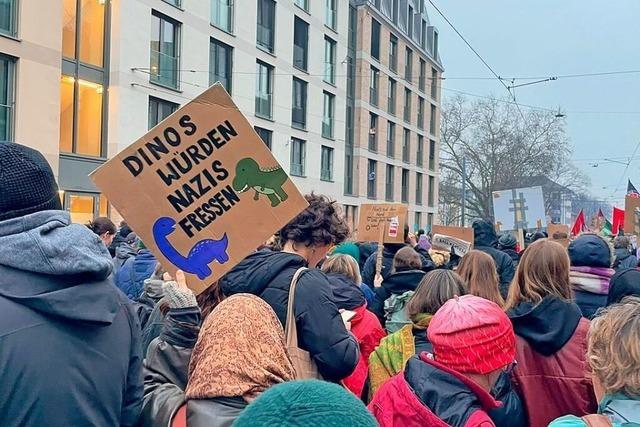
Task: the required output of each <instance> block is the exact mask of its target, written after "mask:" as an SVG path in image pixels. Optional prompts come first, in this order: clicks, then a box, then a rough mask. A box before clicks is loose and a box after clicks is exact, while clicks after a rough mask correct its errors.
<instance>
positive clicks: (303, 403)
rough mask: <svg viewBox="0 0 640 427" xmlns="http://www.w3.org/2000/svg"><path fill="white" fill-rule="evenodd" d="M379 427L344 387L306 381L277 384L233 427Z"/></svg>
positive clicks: (244, 413) (246, 410) (252, 403)
mask: <svg viewBox="0 0 640 427" xmlns="http://www.w3.org/2000/svg"><path fill="white" fill-rule="evenodd" d="M273 426H279V427H302V426H327V427H342V426H345V427H346V426H349V427H377V423H376V420H375V419H374V418H373V416H371V413H370V412H369V411H367V408H366V407H365V406H364V404H363V403H362V402H361V401H359V400H358V399H357V398H356V397H355V396H353V395H352V394H350V393H349V392H347V391H345V390H344V389H343V388H342V387H340V386H338V385H335V384H331V383H328V382H323V381H317V380H307V381H290V382H286V383H284V384H278V385H276V386H275V387H272V388H270V389H269V390H267V391H266V392H264V393H262V395H260V397H258V398H257V399H256V400H254V401H253V402H251V404H250V405H249V406H248V407H247V409H245V410H244V411H243V412H242V414H240V417H238V419H237V420H236V422H235V423H234V427H273Z"/></svg>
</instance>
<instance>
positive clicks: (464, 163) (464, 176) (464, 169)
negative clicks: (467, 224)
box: [460, 156, 467, 227]
mask: <svg viewBox="0 0 640 427" xmlns="http://www.w3.org/2000/svg"><path fill="white" fill-rule="evenodd" d="M466 214H467V157H466V156H465V157H463V158H462V220H461V222H460V225H461V226H462V227H464V220H465V216H466Z"/></svg>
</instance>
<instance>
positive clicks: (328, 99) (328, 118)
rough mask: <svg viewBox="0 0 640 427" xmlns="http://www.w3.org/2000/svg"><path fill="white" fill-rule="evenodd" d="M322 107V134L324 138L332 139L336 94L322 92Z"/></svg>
mask: <svg viewBox="0 0 640 427" xmlns="http://www.w3.org/2000/svg"><path fill="white" fill-rule="evenodd" d="M323 95H324V107H323V114H322V136H323V137H325V138H329V139H333V122H334V115H335V103H336V96H335V95H333V94H331V93H329V92H324V93H323Z"/></svg>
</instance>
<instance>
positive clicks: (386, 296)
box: [370, 246, 425, 332]
mask: <svg viewBox="0 0 640 427" xmlns="http://www.w3.org/2000/svg"><path fill="white" fill-rule="evenodd" d="M421 266H422V260H421V258H420V256H419V255H418V253H417V252H416V251H414V250H413V249H411V248H410V247H408V246H405V247H404V248H402V249H400V250H399V251H398V252H396V255H395V256H394V257H393V264H392V273H391V274H390V275H389V276H387V278H386V279H384V280H383V281H382V282H379V281H378V282H376V284H375V287H374V289H373V291H374V292H375V294H376V296H375V298H374V301H373V303H372V304H371V307H370V310H371V311H372V312H373V313H375V315H376V316H378V319H379V320H380V323H381V324H382V325H383V326H385V327H386V328H387V330H388V331H389V332H395V331H397V330H398V329H400V328H401V327H402V326H404V325H405V324H409V323H410V321H409V320H408V318H407V316H406V315H405V314H404V306H405V305H406V303H407V301H409V299H410V298H411V295H413V292H414V291H415V290H416V288H417V287H418V285H419V284H420V281H421V280H422V278H423V277H424V275H425V272H424V271H422V270H421V269H420V268H421Z"/></svg>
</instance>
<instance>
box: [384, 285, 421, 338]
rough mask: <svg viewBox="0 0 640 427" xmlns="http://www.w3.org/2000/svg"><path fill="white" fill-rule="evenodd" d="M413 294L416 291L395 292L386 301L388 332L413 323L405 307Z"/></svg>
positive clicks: (385, 316)
mask: <svg viewBox="0 0 640 427" xmlns="http://www.w3.org/2000/svg"><path fill="white" fill-rule="evenodd" d="M413 294H414V291H407V292H405V293H403V294H393V295H391V297H389V298H387V300H386V301H385V302H384V318H385V328H386V330H387V332H388V333H390V334H392V333H394V332H396V331H399V330H400V329H402V327H403V326H405V325H409V324H411V320H409V318H408V317H407V313H406V312H405V309H404V308H405V306H406V305H407V302H408V301H409V300H410V299H411V297H412V296H413Z"/></svg>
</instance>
